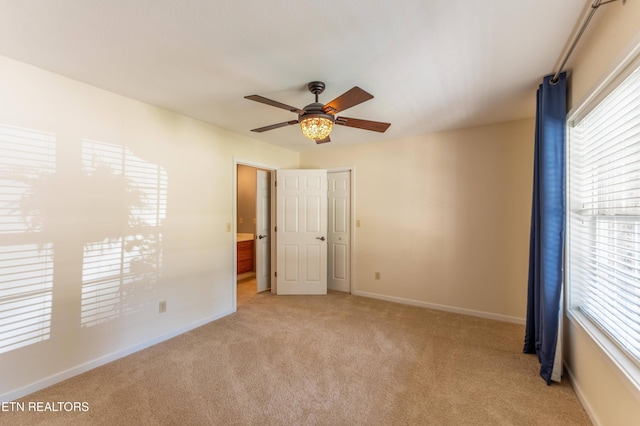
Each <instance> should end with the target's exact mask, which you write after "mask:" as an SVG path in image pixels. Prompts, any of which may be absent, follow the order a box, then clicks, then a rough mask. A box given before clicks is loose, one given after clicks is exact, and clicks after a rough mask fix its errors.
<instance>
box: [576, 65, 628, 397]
mask: <svg viewBox="0 0 640 426" xmlns="http://www.w3.org/2000/svg"><path fill="white" fill-rule="evenodd" d="M629 69H630V70H633V69H634V68H633V67H632V68H629ZM610 86H611V85H610ZM568 128H569V152H568V154H569V155H568V165H567V166H568V167H567V170H568V180H569V182H568V191H569V193H568V203H569V204H568V213H569V214H568V231H569V234H568V240H567V241H568V266H569V268H568V271H569V274H568V290H569V309H570V313H571V312H573V313H574V314H576V315H577V317H579V318H584V319H585V321H584V323H583V325H585V328H586V329H587V331H589V327H592V330H593V331H592V332H590V333H591V335H592V336H596V340H597V341H598V342H599V343H600V345H601V347H603V348H606V347H607V345H609V347H610V348H613V350H607V352H608V353H609V355H611V356H613V357H614V361H615V362H616V363H617V364H618V365H624V364H627V365H631V367H632V369H631V370H632V371H636V372H637V371H638V370H637V368H638V367H639V366H640V67H637V64H636V65H635V70H633V71H632V72H631V73H630V74H628V76H627V77H626V78H625V79H624V80H623V81H622V82H621V83H619V84H617V85H616V86H615V87H614V88H613V90H610V91H609V94H608V95H607V96H606V97H605V98H604V99H602V100H601V101H599V102H598V103H597V105H595V106H594V107H593V108H591V109H590V111H588V112H585V113H583V114H582V116H580V117H578V118H576V119H575V120H572V119H570V120H569V126H568ZM597 336H601V337H597ZM627 373H629V372H628V371H627ZM633 374H637V373H633ZM627 375H628V376H629V374H627ZM638 380H640V378H638V377H635V379H633V381H635V383H636V385H637V383H638Z"/></svg>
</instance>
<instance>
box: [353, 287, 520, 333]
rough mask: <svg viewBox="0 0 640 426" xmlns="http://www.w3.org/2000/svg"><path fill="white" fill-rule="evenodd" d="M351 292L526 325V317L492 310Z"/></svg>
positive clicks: (356, 293)
mask: <svg viewBox="0 0 640 426" xmlns="http://www.w3.org/2000/svg"><path fill="white" fill-rule="evenodd" d="M351 294H353V295H355V296H363V297H370V298H372V299H380V300H386V301H387V302H396V303H402V304H404V305H412V306H419V307H421V308H429V309H435V310H438V311H446V312H452V313H455V314H462V315H470V316H473V317H480V318H487V319H492V320H497V321H503V322H511V323H515V324H522V325H524V324H525V322H526V320H525V319H524V318H518V317H512V316H508V315H500V314H493V313H491V312H483V311H474V310H472V309H465V308H457V307H455V306H447V305H439V304H437V303H428V302H422V301H420V300H413V299H404V298H402V297H394V296H387V295H384V294H378V293H369V292H367V291H359V290H355V291H353V292H351Z"/></svg>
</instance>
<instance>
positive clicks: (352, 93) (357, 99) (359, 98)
mask: <svg viewBox="0 0 640 426" xmlns="http://www.w3.org/2000/svg"><path fill="white" fill-rule="evenodd" d="M369 99H373V95H372V94H371V93H368V92H365V91H364V90H362V89H361V88H359V87H358V86H355V87H354V88H353V89H351V90H348V91H346V92H344V93H343V94H342V95H340V96H338V97H337V98H335V99H334V100H332V101H331V102H329V103H328V104H326V105H325V106H324V107H322V109H323V110H324V112H326V113H327V114H335V113H338V112H340V111H344V110H345V109H347V108H351V107H352V106H356V105H358V104H361V103H363V102H365V101H368V100H369Z"/></svg>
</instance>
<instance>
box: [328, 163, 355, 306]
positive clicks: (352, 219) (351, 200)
mask: <svg viewBox="0 0 640 426" xmlns="http://www.w3.org/2000/svg"><path fill="white" fill-rule="evenodd" d="M326 170H327V175H328V174H329V173H337V172H349V175H350V178H351V179H349V180H350V182H349V203H350V204H351V206H350V207H351V208H350V212H349V215H350V218H349V221H350V222H351V233H350V235H349V243H350V247H349V273H350V277H349V280H350V283H349V284H350V285H349V287H350V289H349V293H351V294H354V293H355V292H356V291H357V288H356V282H357V280H356V275H357V274H356V263H355V260H354V259H355V257H354V255H355V252H356V199H355V196H356V166H354V165H351V166H344V167H333V168H327V169H326Z"/></svg>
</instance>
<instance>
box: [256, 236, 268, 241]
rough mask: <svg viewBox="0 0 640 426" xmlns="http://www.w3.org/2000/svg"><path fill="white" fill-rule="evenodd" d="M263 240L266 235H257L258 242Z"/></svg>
mask: <svg viewBox="0 0 640 426" xmlns="http://www.w3.org/2000/svg"><path fill="white" fill-rule="evenodd" d="M263 238H267V236H266V235H258V239H260V240H261V239H263Z"/></svg>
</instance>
